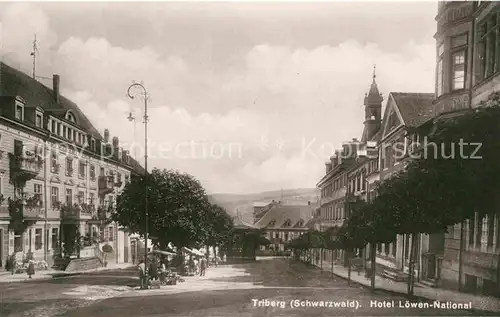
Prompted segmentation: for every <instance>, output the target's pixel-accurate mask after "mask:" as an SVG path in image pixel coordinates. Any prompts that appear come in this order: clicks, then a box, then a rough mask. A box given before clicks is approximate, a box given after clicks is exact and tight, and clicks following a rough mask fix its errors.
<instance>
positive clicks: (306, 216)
mask: <svg viewBox="0 0 500 317" xmlns="http://www.w3.org/2000/svg"><path fill="white" fill-rule="evenodd" d="M315 208H316V206H315V205H283V204H276V205H275V206H273V207H272V208H271V209H269V211H268V212H267V213H266V214H265V215H264V216H263V217H262V218H261V219H260V220H259V221H258V222H257V223H256V224H255V225H256V226H257V227H259V228H283V227H284V226H283V225H285V223H286V222H287V220H290V226H289V228H304V227H305V225H306V224H307V222H308V221H309V220H310V219H311V218H312V217H313V215H314V210H315ZM301 220H302V221H303V224H302V225H298V224H299V222H300V221H301Z"/></svg>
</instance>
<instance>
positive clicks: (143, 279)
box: [137, 260, 147, 289]
mask: <svg viewBox="0 0 500 317" xmlns="http://www.w3.org/2000/svg"><path fill="white" fill-rule="evenodd" d="M137 269H138V270H139V281H140V285H141V289H146V288H147V280H146V264H144V261H143V260H141V261H139V265H137Z"/></svg>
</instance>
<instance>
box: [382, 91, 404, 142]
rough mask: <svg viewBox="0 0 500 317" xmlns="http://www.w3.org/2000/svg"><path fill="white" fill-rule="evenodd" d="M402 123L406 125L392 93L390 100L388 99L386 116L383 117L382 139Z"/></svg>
mask: <svg viewBox="0 0 500 317" xmlns="http://www.w3.org/2000/svg"><path fill="white" fill-rule="evenodd" d="M401 125H404V121H403V118H402V117H401V114H400V113H399V109H398V108H397V105H396V102H395V101H394V99H393V97H392V95H389V100H388V101H387V106H386V108H385V112H384V118H383V119H382V127H383V132H382V139H383V138H384V137H385V136H386V135H388V134H389V133H391V131H393V130H394V129H396V128H397V127H399V126H401Z"/></svg>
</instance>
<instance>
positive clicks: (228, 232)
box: [204, 204, 234, 248]
mask: <svg viewBox="0 0 500 317" xmlns="http://www.w3.org/2000/svg"><path fill="white" fill-rule="evenodd" d="M205 219H206V222H205V224H206V226H205V234H206V236H205V237H204V243H205V245H206V246H207V248H208V247H210V246H214V247H215V246H223V245H225V244H226V243H227V242H228V241H229V240H230V239H231V236H232V235H233V232H234V223H233V218H232V217H231V216H230V215H229V214H228V213H227V211H226V210H225V209H224V208H223V207H221V206H219V205H216V204H211V205H210V208H209V209H208V210H207V212H206V214H205Z"/></svg>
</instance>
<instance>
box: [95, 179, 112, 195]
mask: <svg viewBox="0 0 500 317" xmlns="http://www.w3.org/2000/svg"><path fill="white" fill-rule="evenodd" d="M113 181H114V180H113V178H112V176H99V181H98V184H97V186H98V188H99V194H100V195H107V194H109V193H112V192H113V190H114V183H113Z"/></svg>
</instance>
